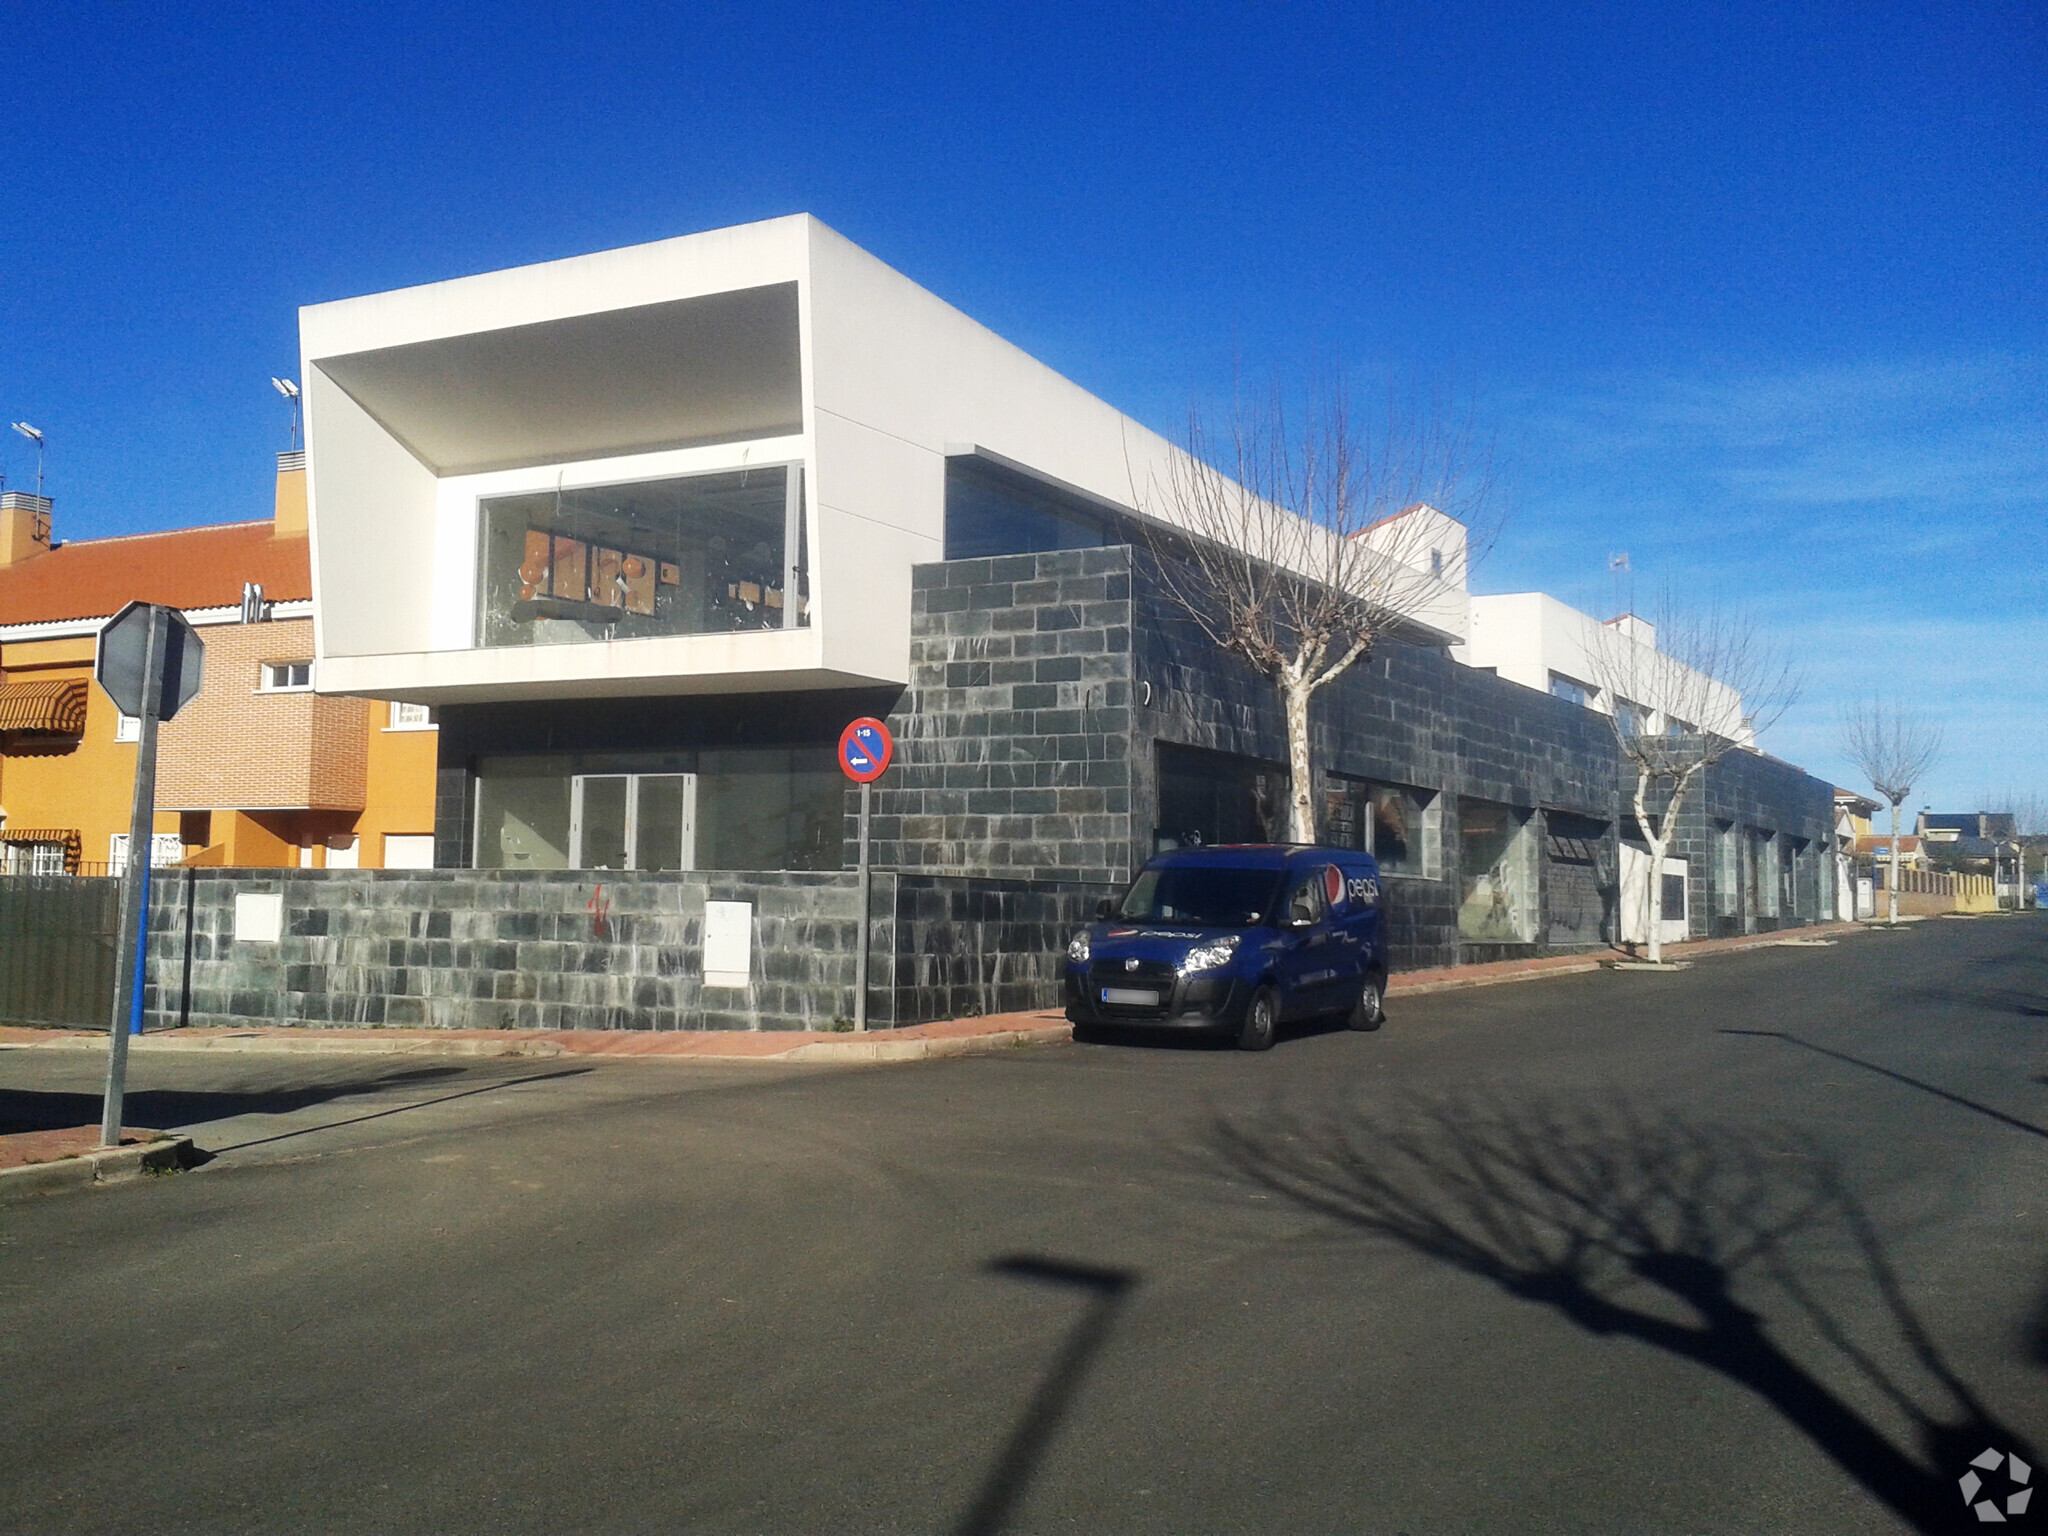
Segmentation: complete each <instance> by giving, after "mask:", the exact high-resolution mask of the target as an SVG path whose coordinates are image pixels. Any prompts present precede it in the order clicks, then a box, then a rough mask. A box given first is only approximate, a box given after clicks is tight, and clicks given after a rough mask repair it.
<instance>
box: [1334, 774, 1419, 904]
mask: <svg viewBox="0 0 2048 1536" xmlns="http://www.w3.org/2000/svg"><path fill="white" fill-rule="evenodd" d="M1323 821H1324V828H1323V835H1324V836H1325V837H1326V838H1327V839H1328V840H1329V842H1330V844H1331V846H1332V847H1336V848H1356V849H1358V850H1359V851H1360V852H1363V853H1369V854H1371V855H1372V856H1373V858H1374V860H1375V861H1376V862H1377V863H1378V864H1379V867H1380V873H1381V874H1383V875H1414V876H1429V877H1431V878H1434V877H1436V876H1437V875H1439V874H1440V873H1441V872H1442V867H1443V866H1442V856H1441V854H1440V852H1439V847H1440V844H1441V839H1442V824H1441V823H1442V818H1441V816H1440V813H1439V810H1438V806H1437V797H1436V795H1435V794H1434V793H1433V792H1431V791H1430V790H1426V789H1416V788H1414V787H1413V786H1412V785H1407V784H1373V783H1368V782H1367V781H1366V780H1364V779H1348V778H1344V777H1343V776H1341V775H1339V774H1331V775H1330V776H1329V780H1328V786H1327V789H1326V792H1325V795H1324V800H1323Z"/></svg>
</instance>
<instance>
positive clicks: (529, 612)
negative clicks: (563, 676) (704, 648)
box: [477, 465, 810, 646]
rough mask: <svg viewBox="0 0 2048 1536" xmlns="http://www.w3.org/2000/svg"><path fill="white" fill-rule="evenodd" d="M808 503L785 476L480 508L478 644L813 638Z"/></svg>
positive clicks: (718, 477)
mask: <svg viewBox="0 0 2048 1536" xmlns="http://www.w3.org/2000/svg"><path fill="white" fill-rule="evenodd" d="M802 503H803V475H802V471H801V470H800V469H799V468H797V467H795V466H789V465H774V466H770V467H768V468H765V469H749V470H739V471H735V472H732V473H726V474H714V475H685V476H678V477H675V478H672V479H666V480H643V481H635V482H632V483H629V484H623V485H605V486H582V487H577V488H574V489H549V490H544V491H532V492H524V493H521V494H519V495H513V496H490V497H485V498H484V499H483V500H482V501H481V502H480V503H479V504H478V515H479V526H480V538H481V544H482V548H481V558H480V559H479V561H478V566H479V571H480V591H479V594H478V603H477V643H478V644H479V645H485V646H505V645H562V644H578V643H586V642H590V641H600V640H631V639H637V638H642V637H646V636H653V635H698V634H716V633H730V632H733V631H746V630H765V629H786V628H796V627H799V626H802V625H806V624H808V623H809V622H810V596H809V593H810V583H809V578H808V574H807V571H806V568H805V567H806V560H805V553H806V551H805V547H804V533H803V505H802ZM792 549H794V551H795V557H794V558H793V559H792V558H791V557H790V551H791V550H792Z"/></svg>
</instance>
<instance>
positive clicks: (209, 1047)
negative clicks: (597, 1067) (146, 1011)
mask: <svg viewBox="0 0 2048 1536" xmlns="http://www.w3.org/2000/svg"><path fill="white" fill-rule="evenodd" d="M360 1033H361V1035H362V1037H363V1038H362V1039H360V1040H357V1039H353V1038H351V1039H337V1038H335V1037H334V1036H333V1035H316V1034H311V1033H308V1034H306V1035H304V1036H302V1037H300V1038H297V1039H292V1038H289V1037H285V1036H279V1035H246V1036H235V1035H229V1036H212V1037H206V1036H201V1037H197V1038H188V1037H185V1036H184V1032H183V1031H181V1030H165V1031H162V1032H160V1033H157V1034H149V1035H133V1036H131V1037H130V1038H129V1041H128V1053H129V1054H130V1055H131V1056H132V1055H134V1054H135V1053H136V1052H137V1051H149V1052H154V1051H171V1052H189V1051H214V1052H227V1053H230V1054H234V1053H237V1052H239V1053H243V1054H247V1055H264V1054H272V1055H288V1056H564V1055H567V1054H569V1053H568V1052H566V1051H564V1050H563V1049H562V1047H561V1045H560V1044H559V1043H558V1042H556V1041H553V1040H533V1039H526V1038H523V1037H518V1036H514V1037H513V1038H511V1039H506V1040H474V1039H460V1040H423V1039H419V1038H417V1037H411V1036H401V1037H399V1038H396V1039H393V1038H390V1037H385V1036H379V1035H378V1034H376V1033H375V1032H374V1031H371V1030H362V1031H360ZM106 1048H107V1033H106V1031H105V1030H94V1031H92V1032H91V1033H84V1034H69V1033H67V1034H62V1035H58V1036H56V1037H55V1038H53V1039H49V1040H10V1041H7V1042H5V1043H4V1044H0V1050H17V1051H65V1050H73V1051H101V1052H104V1051H105V1050H106Z"/></svg>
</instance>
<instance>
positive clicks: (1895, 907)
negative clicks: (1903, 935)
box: [1884, 800, 1899, 928]
mask: <svg viewBox="0 0 2048 1536" xmlns="http://www.w3.org/2000/svg"><path fill="white" fill-rule="evenodd" d="M1884 904H1885V909H1886V911H1888V912H1889V913H1890V914H1891V915H1890V916H1889V917H1888V918H1886V919H1885V921H1886V922H1887V923H1889V924H1890V925H1891V926H1892V927H1894V928H1896V927H1898V925H1899V802H1898V801H1896V800H1894V801H1893V802H1892V873H1891V878H1890V879H1889V880H1887V881H1885V892H1884Z"/></svg>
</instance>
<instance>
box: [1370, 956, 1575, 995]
mask: <svg viewBox="0 0 2048 1536" xmlns="http://www.w3.org/2000/svg"><path fill="white" fill-rule="evenodd" d="M1601 963H1602V962H1600V961H1599V960H1594V959H1585V960H1569V961H1566V962H1564V963H1563V964H1553V965H1546V966H1544V967H1543V969H1542V970H1540V971H1539V970H1534V969H1531V970H1526V971H1501V972H1497V973H1495V974H1494V975H1491V976H1446V977H1443V978H1442V979H1440V980H1437V981H1411V982H1407V983H1405V984H1404V983H1403V981H1402V979H1401V976H1400V975H1399V973H1396V974H1395V975H1394V976H1393V977H1391V978H1390V979H1389V980H1388V982H1387V996H1388V997H1389V998H1396V997H1416V996H1419V995H1420V994H1422V993H1425V992H1464V991H1468V990H1470V989H1471V988H1473V987H1504V986H1506V985H1507V984H1508V983H1510V982H1515V981H1543V980H1546V979H1548V978H1549V977H1552V976H1583V975H1585V974H1586V972H1588V971H1597V970H1599V969H1600V967H1601Z"/></svg>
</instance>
